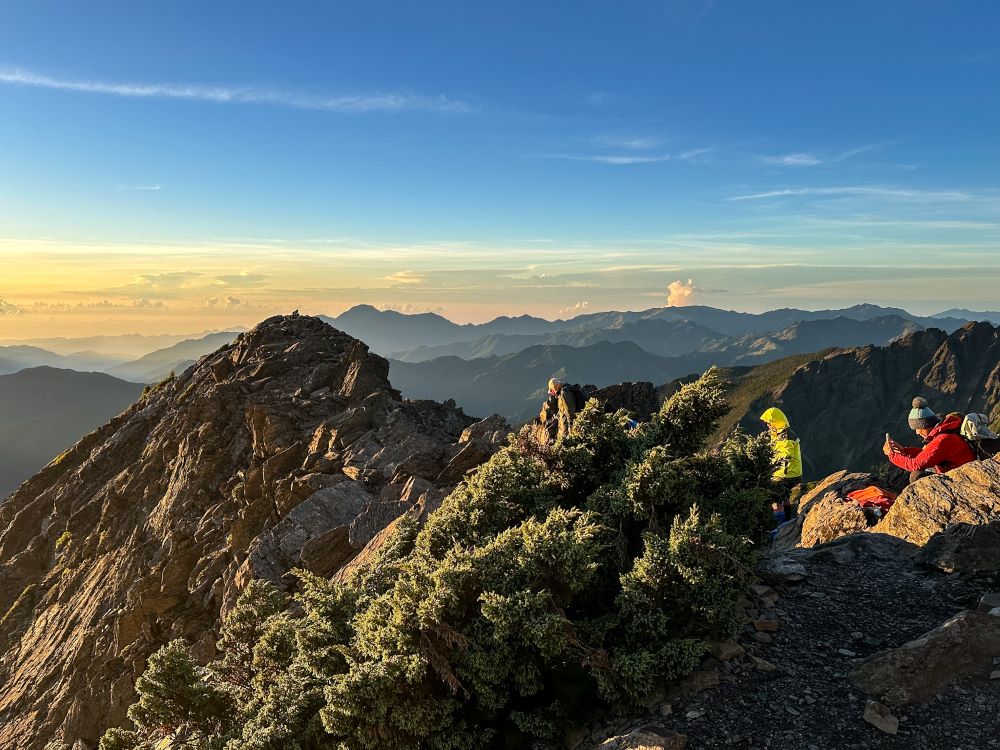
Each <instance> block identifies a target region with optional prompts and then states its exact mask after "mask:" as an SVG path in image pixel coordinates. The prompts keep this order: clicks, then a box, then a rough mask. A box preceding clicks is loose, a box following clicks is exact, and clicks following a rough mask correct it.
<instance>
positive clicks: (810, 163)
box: [757, 153, 823, 167]
mask: <svg viewBox="0 0 1000 750" xmlns="http://www.w3.org/2000/svg"><path fill="white" fill-rule="evenodd" d="M757 160H758V161H760V162H761V163H762V164H770V165H772V166H775V167H815V166H816V165H817V164H822V163H823V160H822V159H820V158H819V157H818V156H816V155H815V154H804V153H792V154H782V155H780V156H758V157H757Z"/></svg>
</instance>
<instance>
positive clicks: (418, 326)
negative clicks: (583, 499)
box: [323, 305, 979, 361]
mask: <svg viewBox="0 0 1000 750" xmlns="http://www.w3.org/2000/svg"><path fill="white" fill-rule="evenodd" d="M977 315H978V314H977V313H971V312H970V313H969V315H968V316H967V317H954V318H953V317H950V316H946V315H943V314H941V315H938V316H933V317H925V316H919V315H912V314H910V313H908V312H907V311H906V310H901V309H899V308H893V307H879V306H878V305H855V306H854V307H848V308H845V309H843V310H819V311H811V310H795V309H782V310H772V311H770V312H765V313H744V312H735V311H732V310H719V309H716V308H713V307H705V306H701V305H694V306H690V307H658V308H651V309H649V310H642V311H639V312H614V311H612V312H600V313H588V314H585V315H579V316H577V317H575V318H572V319H570V320H554V321H551V320H544V319H542V318H533V317H530V316H521V317H517V318H497V319H495V320H492V321H490V322H489V323H483V324H464V325H460V324H458V323H453V322H451V321H450V320H448V319H447V318H444V317H442V316H440V315H436V314H434V313H423V314H420V315H405V314H403V313H399V312H395V311H392V310H378V309H376V308H374V307H372V306H371V305H358V306H356V307H352V308H351V309H350V310H348V311H346V312H345V313H343V314H342V315H339V316H337V317H334V318H328V317H327V318H323V319H324V320H325V321H326V322H328V323H329V324H330V325H332V326H334V327H335V328H338V329H340V330H342V331H344V332H345V333H349V334H350V335H352V336H355V337H356V338H360V339H361V340H362V341H365V342H366V343H368V345H369V346H370V347H371V348H372V349H373V350H374V351H376V352H378V353H379V354H382V355H383V356H391V357H393V358H395V359H398V360H400V361H419V360H423V359H432V358H434V357H436V356H444V355H457V356H463V355H465V356H471V355H470V352H479V353H480V354H479V356H490V355H494V354H510V353H513V352H514V351H520V349H523V348H526V347H527V346H534V345H537V344H569V345H576V346H580V345H586V344H589V343H594V341H595V340H598V339H600V340H609V341H624V340H628V341H634V342H635V343H639V345H640V346H643V344H642V343H640V341H639V340H637V339H639V338H644V339H646V340H647V342H646V345H647V346H649V345H650V344H649V343H648V340H649V339H653V340H655V341H659V342H661V343H660V345H659V348H656V347H654V349H650V350H649V351H652V352H653V353H654V354H661V355H663V356H667V355H672V354H682V353H684V352H685V351H692V350H694V349H698V348H700V346H698V345H696V342H697V341H698V340H700V338H701V337H708V338H711V339H725V338H729V337H740V336H746V335H748V334H757V335H763V334H767V333H772V332H775V331H782V330H784V329H786V328H788V327H789V326H792V325H795V324H796V323H800V322H803V321H815V320H828V319H832V318H848V319H850V320H858V321H868V320H872V319H875V318H884V317H887V316H889V317H898V318H902V319H903V320H906V321H909V322H911V323H914V324H916V325H918V326H922V327H924V328H927V327H931V326H933V327H936V328H941V329H942V330H944V331H946V332H950V331H953V330H955V329H956V328H958V327H960V326H962V325H963V324H965V323H966V322H968V321H969V320H976V319H979V318H977V317H976V316H977ZM664 322H668V323H675V324H685V325H686V326H687V327H688V328H687V329H681V328H677V327H674V328H670V327H666V326H657V325H655V323H664ZM588 331H590V332H594V331H598V332H605V333H602V334H598V335H596V337H595V336H594V335H590V336H589V337H588V336H587V335H582V334H583V332H588ZM667 331H671V332H672V333H670V334H668V337H669V336H674V335H676V339H675V343H676V346H677V347H678V349H671V350H669V351H667V350H666V344H665V343H663V333H664V332H667ZM683 331H686V333H683V334H682V333H681V332H683ZM612 332H615V333H612ZM498 336H499V337H511V336H513V337H523V338H519V339H516V340H513V341H509V340H504V339H496V340H494V341H493V342H492V343H489V342H484V341H482V340H483V339H488V338H490V337H498ZM531 337H538V338H531ZM574 337H575V338H574ZM693 341H694V342H695V345H694V346H693V348H692V342H693ZM477 342H478V343H477ZM456 344H462V345H463V346H462V347H458V348H457V349H455V350H452V351H448V350H442V349H439V348H438V347H446V346H449V345H456ZM518 347H519V348H518ZM644 348H645V347H644ZM417 350H420V353H417ZM460 352H461V354H460Z"/></svg>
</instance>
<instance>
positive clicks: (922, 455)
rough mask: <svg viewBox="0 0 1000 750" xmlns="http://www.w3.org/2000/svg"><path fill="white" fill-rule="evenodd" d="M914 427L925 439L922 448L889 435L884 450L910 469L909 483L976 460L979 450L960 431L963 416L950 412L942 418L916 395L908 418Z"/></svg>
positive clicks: (904, 467)
mask: <svg viewBox="0 0 1000 750" xmlns="http://www.w3.org/2000/svg"><path fill="white" fill-rule="evenodd" d="M907 421H908V422H909V424H910V427H912V428H913V431H914V432H916V433H917V434H918V435H919V436H920V437H922V438H923V439H924V445H923V447H922V448H908V447H906V446H903V445H900V444H899V443H897V442H896V441H895V440H893V439H892V438H890V437H889V436H888V435H886V441H885V445H884V446H882V452H883V453H885V455H886V456H887V457H888V458H889V460H890V461H891V462H892V463H893V464H894V465H896V466H898V467H899V468H900V469H902V470H903V471H908V472H910V484H912V483H913V482H915V481H917V480H918V479H920V478H921V477H925V476H927V475H928V474H930V473H932V472H933V473H936V474H944V473H945V472H946V471H951V470H952V469H956V468H958V467H959V466H961V465H962V464H967V463H969V462H970V461H975V460H976V454H975V453H973V451H972V448H970V447H969V444H968V443H967V442H965V439H964V438H963V437H962V436H961V434H959V430H960V429H961V427H962V417H961V415H958V414H949V415H948V416H946V417H945V418H944V419H941V417H939V416H938V415H937V414H935V413H934V412H932V411H931V410H930V409H929V408H927V401H926V400H925V399H923V398H920V397H919V396H917V398H915V399H913V409H912V410H911V411H910V415H909V418H908V420H907Z"/></svg>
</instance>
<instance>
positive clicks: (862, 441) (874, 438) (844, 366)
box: [739, 323, 1000, 478]
mask: <svg viewBox="0 0 1000 750" xmlns="http://www.w3.org/2000/svg"><path fill="white" fill-rule="evenodd" d="M774 377H775V378H778V380H777V381H776V382H771V381H770V380H766V381H765V382H762V383H761V384H760V386H759V387H757V389H756V391H755V392H754V393H753V394H744V395H743V396H741V397H742V398H746V399H747V401H746V403H741V404H740V407H739V409H740V412H739V413H740V415H741V416H740V422H739V424H740V425H741V426H742V427H743V428H744V429H746V430H748V431H750V432H759V431H760V429H761V425H760V421H759V419H758V417H759V416H760V414H761V412H763V410H764V409H765V408H767V407H769V406H775V405H778V406H781V408H782V409H783V410H784V411H785V412H786V413H787V414H788V416H789V419H790V420H791V423H792V429H794V430H795V432H796V433H797V434H798V436H799V437H800V438H801V439H802V453H803V460H804V463H805V470H806V475H807V476H808V477H811V478H816V477H823V476H827V475H829V474H831V473H833V472H835V471H839V470H841V469H844V468H848V469H852V470H869V469H871V468H872V467H874V466H876V465H879V464H881V463H883V462H884V458H883V456H882V453H881V449H882V444H883V442H884V441H885V433H886V432H889V433H891V434H892V435H893V436H894V437H895V438H896V439H897V440H900V441H902V442H907V441H908V440H910V439H912V443H911V444H913V445H917V444H918V443H919V441H918V440H917V438H916V437H915V436H913V433H912V431H911V430H910V429H909V427H908V426H907V423H906V415H907V412H908V410H909V406H910V401H911V399H912V398H913V397H914V396H918V395H919V396H924V397H926V398H927V400H928V402H929V403H930V406H931V408H932V409H934V410H936V411H938V412H942V413H946V412H951V411H958V412H962V413H968V412H973V411H975V412H984V413H986V414H988V415H989V416H990V418H991V419H992V420H997V419H1000V328H997V327H995V326H993V325H991V324H989V323H968V324H967V325H965V326H963V327H962V328H960V329H958V330H957V331H955V332H954V333H952V334H950V335H949V334H946V333H945V332H944V331H941V330H938V329H933V328H932V329H928V330H925V331H917V332H914V333H910V334H907V335H905V336H902V337H901V338H899V339H898V340H896V341H894V342H892V343H891V344H889V345H888V346H885V347H876V346H866V347H862V348H858V349H848V350H844V351H837V352H833V353H830V354H827V355H825V356H822V357H819V358H818V359H814V360H813V361H810V362H807V363H805V364H803V365H802V366H800V367H797V368H795V369H794V371H792V372H791V373H789V374H784V373H781V374H777V373H776V374H775V375H774ZM907 436H910V437H909V438H908V437H907Z"/></svg>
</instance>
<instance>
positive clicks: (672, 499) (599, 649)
mask: <svg viewBox="0 0 1000 750" xmlns="http://www.w3.org/2000/svg"><path fill="white" fill-rule="evenodd" d="M724 411H725V401H724V399H723V397H722V387H721V384H720V383H719V380H718V377H717V376H716V374H715V373H714V372H709V373H707V374H706V375H705V376H703V377H702V378H701V379H700V380H698V381H697V382H695V383H692V384H690V385H687V386H685V387H684V388H682V389H681V390H680V391H679V392H678V393H677V394H675V395H674V396H673V397H672V398H671V399H670V400H669V401H667V402H666V403H665V404H664V406H663V407H662V409H661V410H660V412H659V413H658V414H657V415H656V416H655V417H654V419H653V420H652V421H651V422H650V423H649V424H647V425H643V426H640V427H639V428H638V429H635V430H628V429H627V428H626V424H625V415H624V412H619V413H616V414H605V413H604V412H603V411H602V410H601V409H600V408H599V407H598V406H597V405H596V404H588V405H587V406H586V407H585V408H584V409H583V410H582V411H581V412H580V414H579V415H578V418H577V421H576V423H575V425H574V427H573V429H572V430H571V431H570V432H569V433H568V434H567V435H566V436H564V437H563V438H562V439H560V440H559V441H558V442H557V443H556V444H555V445H552V446H540V445H538V444H534V443H531V442H529V441H528V440H527V439H526V433H522V435H521V436H519V437H518V438H517V439H515V440H513V441H512V442H511V444H510V445H509V446H507V447H505V448H504V449H502V450H501V451H500V452H499V453H497V454H496V455H495V456H494V457H493V458H491V459H490V460H489V461H487V462H486V463H485V464H483V465H482V466H481V467H480V468H479V469H478V470H477V471H476V472H474V473H473V474H472V475H471V476H470V477H469V478H468V479H467V480H466V481H464V482H463V483H462V484H461V485H459V487H457V488H456V489H455V491H453V492H452V493H451V494H450V495H449V496H448V497H447V498H446V499H445V500H444V502H443V503H442V505H441V507H440V508H439V509H437V510H436V511H435V512H433V513H432V514H431V515H430V516H429V518H428V520H427V522H426V524H425V525H424V526H423V528H419V525H418V524H417V522H416V521H415V520H414V519H402V520H401V521H400V522H398V523H397V524H396V526H395V532H394V534H393V536H392V537H391V538H390V539H389V540H388V542H387V543H386V544H385V545H384V546H383V547H382V548H381V550H380V552H379V553H378V554H377V555H375V556H374V557H373V558H372V559H371V560H369V561H368V562H367V563H365V564H363V565H360V566H359V568H358V569H357V570H355V571H354V572H353V573H352V574H351V576H350V577H349V579H348V580H347V581H346V582H344V583H335V582H331V581H327V580H324V579H320V578H317V577H315V576H311V575H310V574H308V573H305V572H302V571H300V572H299V573H298V575H299V577H300V580H299V592H298V593H297V594H296V595H295V597H294V599H295V602H294V604H293V605H288V603H287V600H286V599H285V598H283V595H281V594H280V593H278V592H277V591H276V590H275V589H274V588H273V587H270V588H269V587H268V585H267V584H255V585H252V586H249V587H248V588H247V589H246V591H245V592H244V597H242V598H241V601H240V603H239V604H238V605H237V607H236V608H234V610H233V612H232V613H231V615H230V618H229V620H231V621H232V622H227V623H226V625H225V628H224V633H223V636H222V638H220V641H219V646H220V649H221V651H222V655H221V657H220V659H219V660H218V661H217V662H216V665H215V666H213V667H212V668H210V669H203V668H200V667H197V666H196V665H195V664H194V662H193V661H191V660H190V656H189V655H188V654H187V652H186V651H185V650H184V649H183V648H182V647H181V646H179V645H177V644H170V645H168V646H166V647H164V649H161V651H159V652H158V653H157V654H156V655H154V657H153V658H151V659H150V670H149V671H148V672H147V675H146V676H144V677H143V679H142V680H140V682H139V684H138V685H137V689H138V691H139V694H140V698H139V702H138V703H137V704H136V706H133V708H132V709H131V710H130V717H131V718H132V720H133V722H134V723H135V729H134V730H112V731H111V732H109V733H108V734H107V735H106V736H105V740H104V741H105V742H106V743H111V744H107V746H106V747H105V746H102V747H103V750H126V749H127V750H137V749H138V748H143V750H145V748H146V747H151V746H152V745H149V744H144V743H149V742H156V741H159V739H161V738H163V737H168V736H169V737H171V738H173V739H174V740H183V741H184V742H186V743H188V744H187V745H185V746H189V747H191V748H193V750H215V748H221V747H223V746H225V748H226V750H279V748H281V749H284V748H290V749H292V750H327V748H329V749H330V750H332V749H333V748H336V749H337V750H374V749H375V748H380V749H381V748H387V747H392V748H398V749H400V750H417V749H418V748H419V749H420V750H470V749H472V750H475V749H477V748H482V750H496V748H499V747H532V748H555V747H558V746H559V745H560V737H561V736H562V734H563V732H564V731H565V729H566V727H567V726H569V725H572V724H573V723H579V722H580V721H582V720H583V718H584V717H586V716H588V715H592V713H593V711H595V710H599V709H600V708H601V706H608V705H609V704H617V705H619V706H623V705H634V704H637V703H640V702H642V701H643V700H644V699H645V698H646V697H647V696H648V694H649V693H650V692H651V691H654V690H656V689H657V688H659V687H661V686H662V685H663V682H664V681H665V680H671V679H674V678H677V677H681V676H683V675H685V674H687V673H689V672H690V671H691V670H692V669H694V668H695V666H696V665H697V663H698V660H699V659H700V658H701V656H702V654H703V653H704V650H705V641H706V640H709V639H714V638H719V637H724V636H727V635H729V634H731V633H732V632H733V627H734V626H735V624H736V623H735V617H734V605H735V601H736V599H737V598H738V597H739V596H740V595H741V594H742V592H743V591H744V590H745V588H746V585H747V583H748V582H749V580H750V570H751V569H752V558H753V544H752V539H754V538H756V537H757V535H758V534H759V533H760V532H761V531H762V529H763V528H764V527H762V526H761V514H760V512H759V511H760V507H761V506H765V507H766V500H765V498H766V493H767V492H768V491H769V490H768V488H769V486H770V485H769V481H770V473H771V469H772V467H771V464H770V457H769V454H768V453H767V450H765V447H764V446H761V445H760V444H758V442H755V439H752V438H747V437H746V436H743V435H738V436H736V437H734V438H733V439H732V440H731V441H730V442H727V443H726V444H724V445H723V446H721V447H720V448H719V449H717V450H715V451H707V450H706V443H707V440H708V437H709V435H711V434H712V431H713V429H714V428H715V424H716V422H717V421H718V419H719V417H720V415H721V414H722V413H724ZM237 697H238V700H237ZM154 722H155V723H154ZM191 738H196V741H194V742H191V741H190V739H191ZM227 743H228V744H227Z"/></svg>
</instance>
